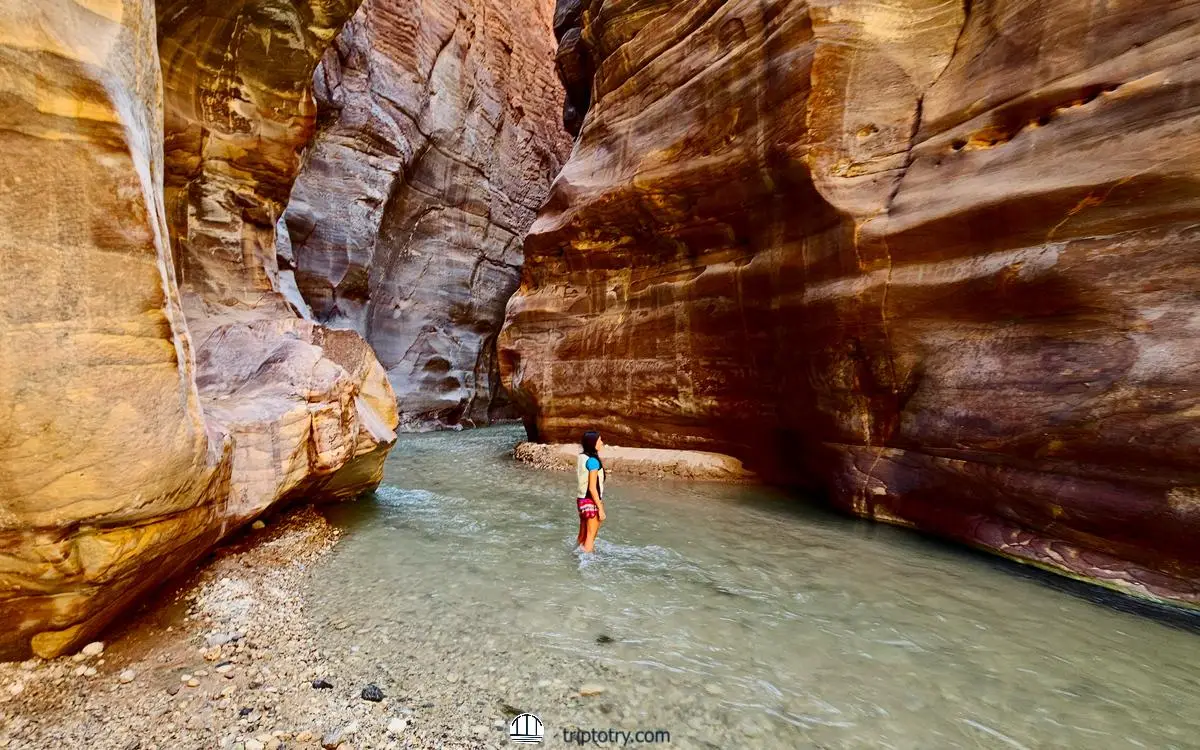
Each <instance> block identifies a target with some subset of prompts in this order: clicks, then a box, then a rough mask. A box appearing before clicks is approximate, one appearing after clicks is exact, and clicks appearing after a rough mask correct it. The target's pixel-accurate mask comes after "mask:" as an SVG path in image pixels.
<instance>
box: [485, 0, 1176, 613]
mask: <svg viewBox="0 0 1200 750" xmlns="http://www.w3.org/2000/svg"><path fill="white" fill-rule="evenodd" d="M572 6H578V7H577V8H573V7H572ZM560 10H562V11H563V12H562V13H561V14H560V15H561V16H562V17H563V19H564V22H565V24H566V26H567V27H569V28H570V29H575V32H576V34H575V36H576V37H577V38H578V40H579V41H578V43H576V42H569V39H568V36H567V35H566V34H562V35H561V36H562V39H563V40H564V48H565V47H566V46H568V43H570V44H582V45H583V47H582V49H574V50H572V51H570V52H569V54H570V55H571V56H572V59H576V60H586V62H587V65H589V66H591V67H592V68H593V69H594V76H593V79H592V87H591V99H592V100H591V101H590V110H589V111H588V113H587V118H586V121H585V122H584V124H583V129H582V134H581V138H580V141H579V142H578V144H577V145H576V148H575V151H574V152H573V154H572V157H571V159H570V161H569V162H568V163H567V165H566V166H565V168H564V171H563V173H562V175H561V177H560V178H559V179H558V181H557V182H556V184H555V186H554V188H553V190H552V193H551V197H550V199H549V202H548V205H547V207H546V209H545V210H544V211H543V212H542V213H541V215H540V216H539V218H538V220H537V222H536V224H535V225H534V227H533V229H532V231H531V234H530V236H529V239H528V240H527V242H526V246H525V252H526V265H525V270H524V274H523V277H522V284H521V288H520V290H519V292H518V294H517V295H516V296H515V297H514V298H513V300H512V302H511V303H510V305H509V308H508V318H507V323H506V328H505V330H504V331H503V333H502V335H501V344H500V358H501V369H502V372H503V374H504V377H505V378H506V380H507V381H508V382H509V383H510V385H511V387H512V389H513V390H514V394H515V396H516V397H517V398H518V399H519V400H520V401H521V403H522V404H523V406H524V407H525V408H526V409H527V410H528V411H529V413H530V415H531V418H530V420H529V423H528V424H529V427H530V431H531V433H533V435H534V436H536V437H537V438H540V439H541V440H545V441H564V442H565V441H569V440H574V439H576V437H577V435H578V433H580V432H581V431H582V430H584V429H586V428H589V427H597V428H598V429H600V430H602V431H604V432H606V433H608V434H611V435H612V436H613V437H612V441H613V442H619V443H622V444H626V445H641V446H661V447H672V448H690V449H700V450H714V451H720V452H727V453H731V454H733V455H736V456H738V457H740V458H743V459H745V460H746V462H747V463H748V464H749V465H750V467H751V468H754V469H757V470H759V471H761V472H764V473H766V474H768V475H773V476H776V477H778V478H780V479H783V480H785V481H791V482H796V483H799V484H802V485H805V486H809V487H816V488H820V489H822V490H824V491H825V492H827V493H828V494H829V496H830V497H831V498H832V500H833V502H835V503H836V504H837V505H839V506H841V507H844V508H846V509H849V510H851V511H853V512H855V513H857V514H860V515H863V516H867V517H871V518H877V519H880V520H886V521H891V522H895V523H900V524H905V525H913V526H916V527H919V528H922V529H926V530H930V531H934V532H937V533H940V534H943V535H946V536H950V537H953V538H957V539H960V540H963V541H965V542H967V543H970V544H973V545H978V546H982V547H985V548H988V549H992V550H995V551H997V552H999V553H1001V554H1004V555H1008V556H1011V557H1015V558H1018V559H1021V560H1025V561H1028V562H1032V563H1035V564H1038V565H1043V566H1046V567H1050V568H1053V569H1056V570H1059V571H1062V572H1066V573H1068V574H1070V575H1074V576H1079V577H1083V578H1085V579H1089V580H1092V581H1097V582H1100V583H1104V584H1106V585H1111V586H1114V587H1118V588H1121V589H1123V590H1126V591H1130V592H1133V593H1136V594H1141V595H1147V596H1151V597H1160V598H1167V599H1172V600H1174V601H1178V602H1183V603H1188V604H1193V605H1196V604H1200V584H1198V581H1200V547H1198V546H1197V545H1196V544H1195V539H1197V538H1200V504H1198V503H1197V501H1196V498H1197V497H1200V490H1198V489H1197V487H1200V474H1198V473H1197V468H1196V467H1197V462H1196V458H1197V456H1198V455H1200V453H1198V450H1200V420H1198V418H1197V405H1198V402H1200V340H1198V339H1200V324H1198V319H1197V317H1196V309H1197V304H1196V303H1197V301H1198V296H1197V289H1200V271H1198V270H1197V269H1200V265H1198V264H1197V262H1196V261H1197V259H1198V257H1200V232H1198V231H1197V226H1200V223H1198V221H1197V220H1198V218H1200V184H1198V177H1200V175H1198V171H1200V139H1197V138H1195V137H1194V135H1193V134H1194V133H1195V132H1196V129H1197V126H1198V125H1200V114H1197V113H1198V112H1200V109H1197V107H1196V104H1197V102H1198V101H1200V56H1198V52H1200V46H1198V44H1200V43H1198V42H1197V40H1198V39H1200V12H1198V10H1197V8H1196V7H1195V5H1194V4H1188V3H1179V2H1173V1H1171V0H1161V1H1160V2H1151V3H1150V4H1149V5H1143V6H1139V7H1138V8H1136V9H1134V8H1133V7H1132V6H1130V7H1127V8H1125V7H1121V8H1118V7H1115V6H1107V7H1106V8H1104V9H1099V8H1097V7H1096V6H1095V5H1094V4H1091V3H1084V2H1060V3H1049V2H1048V1H1046V0H974V1H973V2H971V3H966V4H963V3H961V2H944V1H942V0H886V1H885V2H882V3H881V2H870V3H867V2H854V1H850V2H846V1H841V2H833V1H832V0H822V1H820V2H810V3H806V2H800V1H798V0H796V1H789V0H774V1H772V2H761V1H759V0H704V1H703V2H682V1H680V0H657V2H616V3H614V2H604V3H601V2H597V1H591V2H589V1H588V0H584V1H583V2H581V3H571V2H567V0H563V2H560ZM572 19H574V20H572ZM568 30H569V29H568ZM572 86H573V84H572V83H571V82H570V81H568V89H569V90H571V89H572ZM575 90H576V91H578V90H580V89H579V88H578V87H577V86H576V87H575ZM576 101H578V99H576ZM569 106H570V105H569Z"/></svg>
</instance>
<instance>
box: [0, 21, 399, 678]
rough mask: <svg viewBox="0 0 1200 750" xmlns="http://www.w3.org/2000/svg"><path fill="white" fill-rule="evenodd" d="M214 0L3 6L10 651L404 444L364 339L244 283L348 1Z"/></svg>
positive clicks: (0, 535) (1, 349) (259, 278)
mask: <svg viewBox="0 0 1200 750" xmlns="http://www.w3.org/2000/svg"><path fill="white" fill-rule="evenodd" d="M208 5H209V4H207V3H187V4H183V3H167V4H164V5H160V7H159V8H158V9H157V14H156V9H155V8H154V6H153V5H151V4H150V3H148V2H145V0H109V1H107V2H100V3H87V4H83V3H77V2H71V1H70V0H51V1H49V2H39V3H22V2H16V1H15V0H0V18H3V19H4V22H3V23H2V24H0V69H2V70H3V75H0V92H2V93H3V96H4V100H5V106H4V107H2V108H0V151H2V152H3V153H4V154H5V161H4V166H3V167H2V168H0V226H2V227H3V228H4V231H3V232H0V255H2V256H3V258H4V263H3V265H2V267H0V298H2V299H3V300H4V304H3V305H0V405H2V408H3V409H4V421H3V425H4V427H3V438H2V439H0V467H2V468H0V658H16V657H21V656H24V655H25V654H27V653H28V652H29V651H30V649H32V650H34V651H35V652H37V653H38V654H40V655H43V656H52V655H56V654H59V653H63V652H64V651H68V650H70V649H72V648H74V647H77V646H79V645H81V644H83V643H86V642H87V641H88V640H89V639H90V637H91V636H92V635H94V634H95V633H97V632H98V631H99V630H100V629H101V628H102V627H103V626H104V625H105V624H106V623H107V622H108V621H109V620H111V619H112V617H113V616H115V615H116V614H117V613H118V612H119V611H121V610H122V609H123V608H125V607H127V606H129V605H130V604H131V603H133V602H136V601H137V600H138V599H139V597H141V596H142V595H143V594H144V593H145V592H147V591H148V590H149V589H150V588H151V587H153V586H154V585H156V584H158V583H159V582H161V581H162V580H164V579H165V578H167V577H169V576H171V575H173V574H175V573H177V572H179V571H182V570H184V569H186V568H187V567H188V566H189V565H191V564H192V563H193V562H194V561H195V560H196V558H197V557H199V556H200V555H202V554H203V553H204V552H205V551H206V550H207V549H209V548H210V547H211V546H212V545H213V544H215V543H216V542H217V541H218V540H219V539H220V538H221V537H222V536H224V535H225V534H227V533H229V532H230V531H232V530H233V529H235V528H236V527H237V525H238V524H239V523H241V522H243V521H245V520H248V519H249V518H251V517H253V516H254V515H257V513H258V512H260V511H261V510H262V509H263V508H265V507H267V506H268V505H270V504H271V503H273V502H280V501H286V500H288V499H291V498H295V497H298V496H305V497H310V498H315V499H320V498H322V497H326V498H337V497H344V496H347V495H351V494H354V493H356V492H359V491H361V490H363V489H365V488H368V487H370V486H372V485H373V484H375V483H377V482H378V481H379V478H380V476H381V467H380V462H381V459H382V455H383V452H384V451H386V448H387V446H388V445H389V444H390V442H391V440H392V439H393V437H394V434H393V432H392V430H393V428H394V427H395V426H396V424H397V415H396V412H395V408H394V403H393V402H392V396H391V392H390V387H389V385H388V383H387V380H386V378H385V377H384V376H383V371H382V368H380V366H379V364H378V362H377V361H376V360H375V359H374V357H373V355H372V354H371V352H370V350H369V349H368V348H367V346H366V345H365V344H364V343H363V342H362V340H361V339H360V338H359V337H358V336H357V335H356V334H353V333H351V332H333V331H325V330H324V329H322V328H321V327H320V326H317V325H314V324H313V323H311V322H306V321H301V320H299V319H297V318H296V317H295V315H294V314H293V313H292V311H291V309H290V308H288V307H287V306H286V305H281V304H275V303H272V302H267V301H264V302H262V303H261V304H256V303H255V302H254V297H253V295H252V294H251V292H252V291H253V292H259V291H262V292H264V295H263V299H264V300H266V299H267V298H268V297H270V294H269V293H268V292H270V283H269V282H270V279H271V269H270V260H271V259H273V257H274V255H273V251H272V252H271V253H266V254H264V253H261V252H260V251H259V249H260V248H261V247H267V248H273V247H274V241H273V237H270V236H269V232H268V235H262V236H260V230H261V226H265V227H267V229H268V230H269V229H270V227H272V226H273V224H274V218H273V217H272V211H274V212H275V214H276V215H277V214H278V212H279V211H280V210H281V208H282V200H283V199H285V198H286V195H287V185H288V184H290V180H291V178H292V177H293V176H294V172H295V167H294V166H292V167H291V170H292V171H291V172H290V173H286V174H285V173H283V172H281V171H280V170H286V169H288V168H289V167H288V165H289V164H290V163H291V162H289V161H288V160H289V159H292V160H293V161H294V158H295V157H294V152H295V150H296V149H297V148H299V146H300V145H302V143H303V137H302V136H303V134H304V132H305V131H306V128H307V129H308V130H311V124H308V125H305V124H304V117H303V116H302V117H300V118H299V119H295V118H293V117H292V115H290V114H287V110H288V109H289V107H292V106H293V105H296V102H301V103H302V102H303V101H304V97H303V96H299V97H298V98H293V97H292V96H291V95H290V93H287V94H286V95H285V94H281V93H280V92H296V91H303V89H304V86H305V85H306V82H307V80H308V76H309V74H310V73H311V63H313V62H315V59H316V58H317V57H318V56H319V54H320V49H319V47H320V45H321V44H322V43H321V40H320V39H319V38H318V37H319V36H320V32H319V30H320V29H321V28H325V29H326V30H327V31H328V33H329V35H332V32H333V31H334V30H336V27H337V26H338V25H339V24H340V22H341V21H340V20H339V19H338V18H337V14H338V13H341V14H342V17H341V20H344V18H345V17H348V16H349V14H350V12H351V11H352V10H353V8H352V7H349V6H346V7H342V8H340V10H339V7H338V6H335V5H333V4H329V3H326V4H322V5H316V4H314V5H313V6H312V7H311V8H307V9H300V10H296V9H295V8H294V6H293V5H292V4H291V3H286V4H285V3H275V4H271V3H267V2H260V3H241V4H238V5H237V6H236V7H237V8H240V9H241V12H242V13H243V14H244V15H242V16H228V15H226V14H227V13H229V12H232V10H231V8H232V7H233V6H228V4H226V5H223V6H221V7H220V8H217V6H216V5H213V6H212V7H211V8H209V7H208ZM185 6H186V7H185ZM276 6H278V7H276ZM283 6H286V8H284V7H283ZM287 9H292V10H291V12H296V13H299V14H300V16H299V20H300V21H302V22H303V23H298V24H285V25H287V26H288V28H289V29H293V30H299V31H289V32H288V33H302V34H312V35H313V37H312V38H308V37H305V38H304V39H303V40H296V39H291V40H289V39H288V38H287V37H286V36H282V37H281V36H278V34H279V33H282V32H280V27H279V26H278V22H279V21H280V19H281V17H280V16H279V15H278V14H279V13H281V12H284V11H285V10H287ZM176 23H177V24H179V26H178V27H176V26H174V25H173V24H176ZM258 23H262V24H264V25H262V26H258V27H256V26H255V24H258ZM322 24H324V25H322ZM255 29H257V30H258V31H259V32H261V33H259V35H258V38H259V39H261V40H265V39H268V38H272V39H273V40H274V41H273V43H272V46H271V49H272V50H273V51H272V52H271V54H270V56H269V57H261V56H259V57H255V54H256V53H254V52H253V49H254V48H253V44H251V45H250V46H249V47H247V46H244V44H243V43H244V42H246V40H247V35H248V34H250V35H252V34H253V32H254V31H255ZM235 30H238V31H237V32H236V33H235ZM156 35H158V36H159V40H158V43H157V44H156V40H155V37H156ZM237 39H241V40H242V41H241V42H237V43H234V44H233V46H232V47H230V46H228V43H232V42H231V41H230V40H237ZM293 42H295V43H293ZM300 42H302V43H300ZM239 44H243V46H240V47H239V46H238V45H239ZM310 44H311V45H316V46H315V47H314V49H313V50H312V51H311V52H310V53H308V57H309V58H310V64H307V65H304V64H300V63H298V62H297V61H296V58H297V56H298V55H299V52H298V50H300V49H302V48H304V49H307V47H306V45H310ZM157 50H162V51H163V52H164V53H165V54H166V55H167V57H166V58H164V64H163V65H161V66H160V59H159V57H158V52H157ZM260 51H262V52H264V53H265V50H260ZM227 52H228V53H229V54H226V53H227ZM300 56H301V57H303V56H302V55H300ZM276 57H279V58H280V59H278V60H277V59H276ZM282 58H287V59H286V60H283V59H282ZM239 61H240V62H239ZM251 61H252V62H253V65H251V66H249V67H248V68H247V69H257V68H258V67H259V66H265V67H267V68H270V71H269V72H268V73H266V74H262V73H260V74H262V75H269V76H271V77H272V78H271V80H270V81H268V82H267V83H266V84H265V85H264V87H261V88H260V87H258V84H256V83H253V82H251V81H250V79H251V78H252V76H249V74H245V71H244V70H243V71H242V72H240V73H239V72H238V70H239V69H238V67H237V66H238V65H239V64H240V63H247V62H251ZM273 62H278V63H279V64H278V65H275V66H274V67H272V63H273ZM293 63H295V64H296V65H298V67H296V68H291V67H289V66H290V65H292V64H293ZM224 65H232V66H233V67H232V68H224V69H223V70H216V69H215V68H214V67H213V66H224ZM293 73H294V74H296V75H299V76H300V78H299V82H298V83H296V84H288V83H287V82H286V79H287V77H288V76H289V75H291V74H293ZM164 82H165V86H164ZM217 82H219V85H217ZM263 92H270V93H269V95H268V94H266V93H263ZM164 100H165V101H166V102H167V104H166V108H167V116H166V118H165V121H166V123H167V126H166V133H167V141H168V142H169V143H170V145H169V146H168V147H167V151H166V153H167V154H168V156H166V157H164V145H163V144H164V132H163V130H162V128H163V123H164V112H163V102H164ZM185 105H186V106H185ZM192 106H194V107H196V109H195V110H192V109H189V107H192ZM297 106H301V105H297ZM260 107H266V108H267V110H269V113H270V114H269V115H268V114H266V113H265V112H264V110H261V109H259V108H260ZM310 109H311V108H310ZM193 117H194V118H198V119H196V120H193V119H191V118H193ZM308 117H309V119H310V120H311V112H310V114H309V115H308ZM276 118H282V119H276ZM247 123H249V124H247ZM280 123H282V124H280ZM222 128H228V129H229V130H228V132H226V131H225V130H222ZM235 131H236V133H235ZM284 131H287V135H286V136H285V135H283V132H284ZM273 139H276V140H273ZM193 147H196V149H195V150H191V149H192V148H193ZM260 147H261V148H260ZM289 153H290V154H292V156H290V157H289V156H288V155H287V154H289ZM185 164H187V165H190V166H189V167H188V170H189V171H187V174H188V179H189V180H190V182H188V183H187V186H186V187H185V186H183V183H180V182H178V181H177V179H176V177H177V176H178V175H179V174H182V172H180V171H178V170H179V169H180V167H181V165H185ZM167 174H170V175H171V176H170V177H169V178H167V182H168V184H169V185H170V187H168V189H167V191H166V198H164V189H163V182H164V175H167ZM184 196H186V199H185V197H184ZM238 238H240V239H238ZM256 238H257V239H256ZM235 245H236V246H239V247H241V248H242V250H243V253H242V254H241V255H240V256H238V255H237V253H236V252H229V253H226V251H230V248H233V247H234V246H235ZM222 253H226V254H225V255H223V254H222ZM235 256H236V257H235ZM264 259H265V260H264ZM181 277H182V279H183V285H184V288H185V289H186V290H188V291H187V296H188V297H189V298H190V300H191V302H190V303H189V304H188V305H187V308H188V311H189V314H190V315H191V317H190V318H189V319H187V320H185V316H184V313H183V309H184V305H183V304H181V295H180V292H179V286H178V283H177V279H178V278H181Z"/></svg>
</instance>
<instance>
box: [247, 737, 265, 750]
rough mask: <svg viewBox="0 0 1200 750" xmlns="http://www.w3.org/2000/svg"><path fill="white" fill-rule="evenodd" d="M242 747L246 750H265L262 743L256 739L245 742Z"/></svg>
mask: <svg viewBox="0 0 1200 750" xmlns="http://www.w3.org/2000/svg"><path fill="white" fill-rule="evenodd" d="M243 746H244V747H245V748H246V750H265V746H264V745H263V743H261V742H259V741H258V740H256V739H248V740H246V741H245V743H243Z"/></svg>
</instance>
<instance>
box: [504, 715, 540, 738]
mask: <svg viewBox="0 0 1200 750" xmlns="http://www.w3.org/2000/svg"><path fill="white" fill-rule="evenodd" d="M545 736H546V733H545V731H544V730H543V729H542V720H541V719H539V718H538V717H536V716H534V715H533V714H521V715H520V716H518V717H517V718H515V719H513V720H512V721H510V722H508V738H509V739H510V740H512V741H513V742H527V743H530V744H532V743H534V742H541V741H542V738H543V737H545Z"/></svg>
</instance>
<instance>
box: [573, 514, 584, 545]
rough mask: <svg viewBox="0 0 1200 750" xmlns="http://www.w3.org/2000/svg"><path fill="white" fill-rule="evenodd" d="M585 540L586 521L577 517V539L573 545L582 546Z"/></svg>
mask: <svg viewBox="0 0 1200 750" xmlns="http://www.w3.org/2000/svg"><path fill="white" fill-rule="evenodd" d="M585 539H587V519H586V518H584V517H583V516H580V517H579V538H578V539H576V540H575V544H577V545H579V544H583V542H584V540H585Z"/></svg>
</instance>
